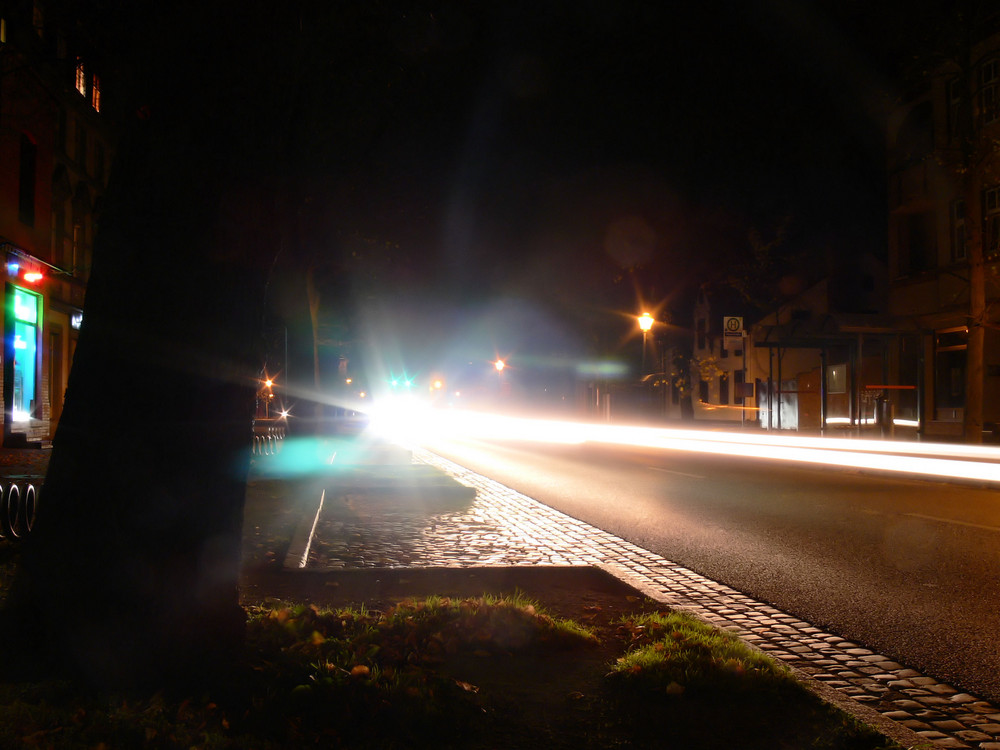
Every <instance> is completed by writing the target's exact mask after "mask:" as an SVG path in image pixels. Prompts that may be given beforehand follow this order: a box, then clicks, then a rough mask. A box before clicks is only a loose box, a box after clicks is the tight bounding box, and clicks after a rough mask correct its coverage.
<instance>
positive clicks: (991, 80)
mask: <svg viewBox="0 0 1000 750" xmlns="http://www.w3.org/2000/svg"><path fill="white" fill-rule="evenodd" d="M998 119H1000V59H997V58H994V59H993V60H987V61H986V62H984V63H983V64H982V66H981V67H980V68H979V120H980V122H981V123H982V124H983V125H988V124H989V123H991V122H996V121H997V120H998Z"/></svg>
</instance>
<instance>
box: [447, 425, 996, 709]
mask: <svg viewBox="0 0 1000 750" xmlns="http://www.w3.org/2000/svg"><path fill="white" fill-rule="evenodd" d="M427 447H428V448H429V449H431V450H433V451H434V452H436V453H438V454H440V455H442V456H445V457H446V458H449V459H451V460H453V461H455V462H456V463H459V464H461V465H463V466H466V467H468V468H469V469H472V470H474V471H477V472H479V473H481V474H484V475H486V476H489V477H491V478H493V479H496V480H498V481H500V482H502V483H504V484H506V485H507V486H509V487H512V488H514V489H516V490H518V491H519V492H522V493H523V494H525V495H528V496H530V497H533V498H535V499H536V500H539V501H540V502H543V503H545V504H547V505H549V506H551V507H553V508H556V509H558V510H560V511H562V512H564V513H567V514H569V515H571V516H573V517H575V518H578V519H580V520H582V521H585V522H587V523H589V524H591V525H593V526H597V527H600V528H602V529H604V530H606V531H609V532H612V533H614V534H616V535H618V536H621V537H623V538H625V539H627V540H629V541H631V542H633V543H635V544H638V545H640V546H642V547H644V548H646V549H649V550H651V551H654V552H656V553H657V554H659V555H662V556H663V557H666V558H668V559H670V560H672V561H674V562H677V563H680V564H682V565H684V566H686V567H688V568H690V569H692V570H694V571H696V572H698V573H700V574H702V575H705V576H707V577H709V578H712V579H714V580H717V581H720V582H722V583H725V584H727V585H729V586H731V587H733V588H736V589H738V590H740V591H742V592H744V593H747V594H749V595H751V596H753V597H755V598H757V599H760V600H762V601H765V602H768V603H771V604H773V605H774V606H776V607H778V608H780V609H782V610H784V611H787V612H789V613H792V614H795V615H797V616H799V617H801V618H803V619H806V620H808V621H809V622H811V623H813V624H814V625H816V626H818V627H821V628H823V629H824V630H827V631H831V632H834V633H837V634H839V635H842V636H843V637H845V638H847V639H849V640H853V641H856V642H860V643H862V644H864V645H865V646H867V647H869V648H871V649H874V650H876V651H877V652H879V653H882V654H885V655H886V656H889V657H891V658H893V659H895V660H897V661H900V662H902V663H904V664H907V665H908V666H911V667H913V668H915V669H919V670H920V671H922V672H924V673H926V674H929V675H932V676H934V677H936V678H938V679H940V680H943V681H945V682H948V683H950V684H952V685H953V686H955V687H958V688H960V689H962V690H966V691H969V692H971V693H973V694H976V695H979V696H982V697H983V698H986V699H988V700H990V701H993V702H996V701H998V700H1000V606H998V604H1000V491H997V490H996V489H989V488H984V487H974V486H966V485H961V484H957V483H948V482H937V481H930V480H921V479H908V478H905V477H886V476H873V475H871V474H865V473H861V472H859V471H857V470H849V469H841V468H831V467H810V466H808V465H801V464H800V465H790V464H787V463H784V462H778V461H768V460H760V459H747V458H742V459H741V458H727V457H719V456H705V455H700V454H694V453H686V452H676V451H665V450H653V449H641V448H622V447H609V446H597V445H579V446H566V445H547V444H541V443H530V444H528V443H514V442H502V443H501V442H483V441H463V442H458V441H454V442H449V441H444V440H441V441H439V442H436V443H434V444H433V445H428V446H427Z"/></svg>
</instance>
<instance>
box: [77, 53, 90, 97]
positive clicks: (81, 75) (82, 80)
mask: <svg viewBox="0 0 1000 750" xmlns="http://www.w3.org/2000/svg"><path fill="white" fill-rule="evenodd" d="M76 90H77V91H79V92H80V95H81V96H86V95H87V73H86V72H85V71H84V69H83V60H81V59H80V58H79V57H78V58H76Z"/></svg>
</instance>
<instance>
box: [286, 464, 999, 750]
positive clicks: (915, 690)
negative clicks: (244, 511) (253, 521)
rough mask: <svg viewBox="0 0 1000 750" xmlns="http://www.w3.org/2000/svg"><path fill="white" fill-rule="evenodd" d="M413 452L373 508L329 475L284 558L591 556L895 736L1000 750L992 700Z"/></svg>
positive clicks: (316, 565) (381, 561) (327, 565)
mask: <svg viewBox="0 0 1000 750" xmlns="http://www.w3.org/2000/svg"><path fill="white" fill-rule="evenodd" d="M412 459H413V462H414V464H416V465H415V466H412V467H411V468H412V469H414V470H416V475H417V476H418V477H419V478H421V479H422V481H418V482H416V483H415V484H414V483H412V482H411V483H409V484H408V489H407V490H405V491H403V489H402V488H403V485H402V484H400V483H397V485H396V487H395V489H392V488H391V487H389V488H383V490H382V491H383V494H387V495H392V494H393V492H398V493H399V495H400V498H399V499H400V500H401V501H400V502H395V503H393V502H389V503H388V504H382V505H381V507H378V508H377V509H373V506H372V504H371V503H370V502H366V500H365V498H366V496H367V497H371V496H373V493H374V494H377V493H378V492H379V490H378V489H373V488H371V487H361V486H358V487H355V488H352V487H350V486H338V487H337V488H336V490H334V492H335V498H333V497H331V495H330V494H329V493H327V495H326V505H325V507H324V509H323V510H322V516H323V518H322V520H321V519H320V515H321V512H320V511H317V517H316V519H310V521H311V524H310V526H311V530H310V531H309V532H308V534H302V535H301V537H302V538H299V539H297V540H296V541H293V544H292V549H291V550H289V554H288V557H287V558H286V565H287V566H290V567H307V568H309V569H312V570H323V569H343V568H358V567H434V566H442V567H473V566H507V565H585V566H595V567H598V568H601V569H602V570H605V571H607V572H608V573H610V574H612V575H614V576H615V577H617V578H619V579H620V580H622V581H623V582H625V583H627V584H629V585H630V586H632V587H633V588H635V589H637V590H638V591H640V592H641V593H642V594H644V595H646V596H648V597H650V598H651V599H653V600H655V601H659V602H662V603H663V604H664V605H665V606H668V607H672V608H675V609H680V610H684V611H687V612H690V613H692V614H694V615H696V616H697V617H700V618H701V619H703V620H705V621H707V622H709V623H711V624H713V625H715V626H717V627H720V628H723V629H726V630H729V631H731V632H733V633H735V634H736V635H738V636H739V637H740V638H742V639H743V640H744V641H745V642H747V643H749V644H751V645H753V646H755V647H757V648H759V649H761V650H762V651H764V652H766V653H767V654H769V655H770V656H772V657H774V658H775V659H777V660H779V661H781V662H782V663H784V664H786V665H787V666H788V667H790V668H791V669H792V670H793V671H795V672H796V674H797V675H798V676H799V677H800V678H802V679H803V681H804V682H806V683H807V684H808V685H809V686H810V687H811V688H812V689H813V690H814V691H815V692H817V693H818V694H819V695H820V696H821V697H822V698H824V699H825V700H827V701H828V702H831V703H834V704H835V705H838V706H840V707H841V708H843V709H844V710H846V711H848V712H849V713H851V714H853V715H855V716H857V717H858V718H859V719H860V720H862V721H864V722H866V723H868V724H870V725H873V726H875V727H877V728H878V729H879V730H880V731H882V732H883V733H884V734H885V735H886V736H888V737H890V738H891V739H893V740H895V741H896V742H898V743H899V744H901V745H902V746H903V747H907V748H909V747H925V748H926V747H934V748H939V747H940V748H975V749H976V750H1000V708H998V707H996V706H994V705H992V704H990V703H988V702H987V701H984V700H980V699H979V698H977V697H976V696H973V695H969V694H967V693H963V692H960V691H958V690H956V689H954V688H953V687H951V686H950V685H947V684H944V683H941V682H939V681H937V680H935V679H934V678H931V677H928V676H926V675H923V674H921V673H919V672H917V671H916V670H913V669H909V668H907V667H906V666H904V665H902V664H899V663H897V662H895V661H893V660H891V659H889V658H887V657H885V656H882V655H880V654H877V653H874V652H873V651H871V650H869V649H866V648H864V647H862V646H861V645H859V644H856V643H852V642H849V641H846V640H844V639H843V638H841V637H840V636H837V635H834V634H831V633H825V632H823V631H822V630H820V629H819V628H816V627H814V626H812V625H811V624H810V623H808V622H804V621H803V620H800V619H798V618H797V617H794V616H792V615H789V614H787V613H785V612H782V611H780V610H778V609H776V608H774V607H772V606H770V605H768V604H766V603H763V602H760V601H757V600H755V599H753V598H751V597H749V596H746V595H745V594H742V593H740V592H739V591H736V590H735V589H732V588H729V587H728V586H724V585H722V584H720V583H717V582H715V581H712V580H711V579H708V578H705V577H704V576H701V575H699V574H697V573H695V572H694V571H691V570H688V569H687V568H684V567H682V566H680V565H677V564H675V563H673V562H671V561H670V560H666V559H664V558H662V557H660V556H659V555H656V554H654V553H652V552H650V551H648V550H645V549H642V548H641V547H638V546H636V545H634V544H631V543H630V542H627V541H625V540H624V539H621V538H619V537H617V536H615V535H613V534H609V533H607V532H605V531H602V530H600V529H597V528H595V527H593V526H590V525H588V524H586V523H583V522H582V521H578V520H577V519H575V518H572V517H570V516H567V515H566V514H564V513H560V512H559V511H557V510H554V509H552V508H550V507H548V506H546V505H543V504H542V503H539V502H538V501H536V500H533V499H532V498H530V497H527V496H525V495H522V494H520V493H519V492H516V491H514V490H512V489H510V488H509V487H506V486H504V485H502V484H500V483H499V482H496V481H494V480H492V479H489V478H488V477H485V476H482V475H480V474H477V473H475V472H472V471H470V470H468V469H466V468H464V467H462V466H459V465H458V464H455V463H453V462H451V461H448V460H447V459H444V458H442V457H440V456H437V455H435V454H433V453H430V452H429V451H426V450H423V449H419V448H414V449H413V450H412ZM428 472H430V473H431V474H438V475H439V476H441V475H446V477H442V478H445V479H447V478H450V479H449V480H448V481H449V482H451V487H450V488H449V486H448V485H446V484H444V483H442V482H441V481H436V480H434V479H433V477H432V476H431V475H427V474H428ZM425 475H426V476H425ZM400 478H403V477H400ZM421 486H423V487H424V488H425V489H424V491H421V490H419V489H418V490H417V491H416V496H414V487H418V488H419V487H421ZM331 489H332V488H331ZM449 490H451V491H449ZM454 490H458V492H456V491H454ZM404 495H405V502H404V501H402V500H404V497H403V496H404ZM414 499H415V501H416V506H418V512H414V507H413V501H414ZM338 504H339V507H340V508H341V509H342V511H343V512H338ZM376 516H377V517H376ZM320 521H321V522H320Z"/></svg>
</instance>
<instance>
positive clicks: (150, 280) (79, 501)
mask: <svg viewBox="0 0 1000 750" xmlns="http://www.w3.org/2000/svg"><path fill="white" fill-rule="evenodd" d="M212 88H213V87H212V85H211V83H206V85H205V89H204V90H203V93H206V94H209V95H211V94H210V92H211V89H212ZM195 102H196V103H200V104H206V103H207V98H206V99H205V100H199V99H198V98H197V97H195ZM177 103H178V102H175V104H177ZM178 110H183V111H178ZM211 111H212V110H211V108H206V110H205V111H204V112H202V113H201V114H198V113H197V112H195V113H192V111H190V110H189V109H188V108H186V107H184V108H182V107H180V106H178V107H174V108H163V109H159V110H156V109H154V110H153V111H152V115H151V117H150V118H149V119H148V120H147V121H145V122H142V123H140V124H139V125H138V126H137V128H136V132H135V133H134V134H133V136H134V137H133V138H132V139H131V145H130V146H129V147H126V148H125V149H123V154H122V157H121V158H120V159H119V160H118V162H117V163H116V166H115V169H114V171H113V176H112V180H113V183H112V185H111V186H110V188H109V193H108V199H107V200H108V211H107V213H106V214H105V216H104V217H103V220H102V225H101V229H100V233H99V235H98V238H97V246H96V248H95V264H94V268H93V273H92V275H91V279H90V283H89V287H88V293H87V300H86V305H85V310H84V315H85V317H84V323H83V328H82V330H81V334H80V340H79V343H78V346H77V349H76V354H75V361H74V366H73V370H72V372H71V375H70V381H69V387H68V390H67V394H66V401H65V408H64V411H63V414H62V419H61V421H60V424H59V428H58V431H57V433H56V435H55V438H54V441H53V448H52V457H51V461H50V466H49V472H48V476H47V477H46V481H45V486H44V492H43V495H42V502H41V503H40V507H39V513H38V518H37V524H36V527H35V530H34V533H33V534H32V536H31V537H30V538H29V540H28V543H27V544H26V546H25V549H24V555H23V559H22V565H21V568H20V570H19V572H18V575H17V578H16V581H15V583H14V587H13V590H12V592H11V595H10V597H9V600H8V603H7V606H6V607H5V609H4V612H3V619H2V625H3V627H2V629H0V633H2V635H3V636H4V642H5V643H17V644H18V647H17V649H8V651H7V655H6V656H5V659H7V658H8V657H9V656H10V655H12V654H19V655H21V656H22V657H23V658H22V661H23V662H24V664H26V665H29V666H33V667H42V668H44V669H52V668H54V667H57V668H58V669H59V671H69V672H70V673H71V674H73V675H74V676H78V677H82V678H83V679H85V680H88V681H90V682H91V683H94V684H97V685H100V686H106V687H121V686H147V685H157V686H158V685H161V684H164V683H165V682H169V681H171V680H183V681H185V682H187V681H190V680H191V679H192V678H193V677H200V676H205V677H211V673H212V672H213V670H214V669H215V668H216V667H218V668H221V667H222V666H223V665H224V664H225V663H226V662H227V659H228V657H229V656H231V651H232V649H234V648H238V647H239V646H240V645H241V644H242V637H241V636H242V630H243V626H244V614H243V611H242V609H241V608H240V606H239V600H238V591H237V583H238V575H239V563H240V545H241V525H242V511H243V500H244V492H245V482H246V475H247V471H248V467H249V458H250V444H251V436H252V423H253V414H254V398H255V393H256V383H257V378H258V377H259V373H260V369H261V360H262V357H261V356H260V355H261V350H262V347H261V343H260V341H261V339H260V335H261V330H262V318H263V304H264V298H265V296H264V292H265V286H266V283H267V278H268V274H269V270H270V266H271V262H272V261H273V257H274V255H275V253H276V251H277V247H278V241H277V234H278V227H279V222H278V221H277V217H276V212H275V210H274V206H273V201H272V200H271V199H270V198H269V197H268V196H269V195H273V194H274V193H273V186H272V185H271V184H269V183H267V181H266V180H265V179H264V178H263V177H257V176H255V175H252V174H249V173H248V171H245V170H248V164H250V165H254V164H257V165H258V166H259V162H254V160H253V156H252V155H251V153H250V151H251V150H252V149H246V143H245V141H241V140H240V138H239V137H236V136H235V135H234V134H235V133H236V131H235V130H234V129H233V128H234V125H235V123H236V122H237V121H238V120H239V118H238V116H237V114H233V113H230V112H226V113H225V117H224V118H220V117H218V113H217V111H216V113H215V115H213V114H210V113H211ZM250 168H251V169H252V166H251V167H250ZM265 183H267V184H265ZM8 663H9V662H8Z"/></svg>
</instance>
